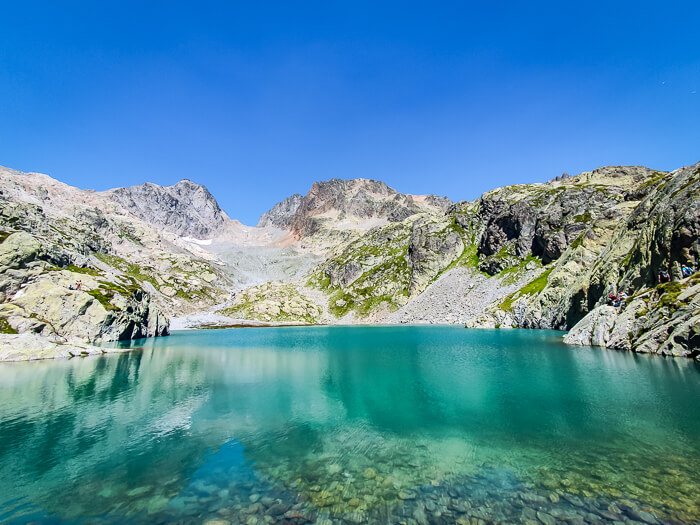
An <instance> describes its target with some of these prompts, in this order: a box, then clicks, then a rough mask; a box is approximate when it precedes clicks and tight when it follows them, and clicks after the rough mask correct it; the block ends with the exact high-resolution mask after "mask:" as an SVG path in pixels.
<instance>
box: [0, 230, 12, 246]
mask: <svg viewBox="0 0 700 525" xmlns="http://www.w3.org/2000/svg"><path fill="white" fill-rule="evenodd" d="M10 235H12V232H7V231H5V230H0V244H2V243H3V242H5V239H7V238H8V237H9V236H10Z"/></svg>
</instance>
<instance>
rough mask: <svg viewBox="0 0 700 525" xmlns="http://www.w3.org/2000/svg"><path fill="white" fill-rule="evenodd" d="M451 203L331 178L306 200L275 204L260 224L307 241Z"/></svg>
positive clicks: (377, 183) (364, 182)
mask: <svg viewBox="0 0 700 525" xmlns="http://www.w3.org/2000/svg"><path fill="white" fill-rule="evenodd" d="M451 203H452V202H451V201H450V200H449V199H448V198H446V197H437V196H435V195H418V196H416V195H409V194H404V193H399V192H397V191H396V190H395V189H393V188H391V187H389V186H387V185H386V184H384V183H383V182H380V181H374V180H369V179H352V180H341V179H331V180H328V181H321V182H315V183H314V184H313V186H312V187H311V189H310V190H309V192H308V193H307V194H306V195H305V196H303V197H302V196H301V195H298V194H296V195H293V196H291V197H289V198H287V199H285V200H284V201H282V202H281V203H278V204H276V205H275V206H274V207H273V208H272V209H271V210H270V211H268V212H267V213H265V214H264V215H263V216H262V217H261V218H260V222H259V223H258V224H259V225H267V226H275V227H277V228H281V229H285V230H288V231H290V232H292V233H293V234H294V235H295V237H296V238H297V239H308V238H309V237H312V236H321V237H323V236H324V234H327V233H329V232H333V231H335V232H350V231H366V230H368V229H370V228H372V227H375V226H380V225H383V224H388V223H392V222H401V221H403V220H404V219H406V218H407V217H410V216H412V215H415V214H418V213H424V212H430V213H435V212H442V211H444V210H445V209H446V208H447V207H448V206H449V205H450V204H451ZM334 238H337V236H335V237H334ZM343 239H344V240H347V239H348V236H347V235H346V236H344V237H343ZM326 240H327V239H326Z"/></svg>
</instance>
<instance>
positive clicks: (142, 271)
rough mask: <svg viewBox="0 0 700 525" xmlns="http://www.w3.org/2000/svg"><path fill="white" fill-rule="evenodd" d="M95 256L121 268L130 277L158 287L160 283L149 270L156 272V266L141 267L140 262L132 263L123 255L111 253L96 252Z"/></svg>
mask: <svg viewBox="0 0 700 525" xmlns="http://www.w3.org/2000/svg"><path fill="white" fill-rule="evenodd" d="M95 257H97V258H98V259H99V260H101V261H102V262H104V263H107V264H109V265H110V266H112V267H114V268H117V269H118V270H121V271H122V272H124V273H125V274H126V275H128V276H129V277H132V278H134V279H136V280H137V281H141V282H142V281H147V282H149V283H151V284H152V285H153V286H154V287H156V288H158V283H157V282H156V280H155V279H154V278H153V277H152V276H151V275H150V274H149V273H147V271H149V270H150V271H151V272H155V269H154V268H141V266H139V265H138V264H134V263H131V262H129V261H127V260H125V259H122V258H121V257H118V256H116V255H109V254H107V253H96V254H95Z"/></svg>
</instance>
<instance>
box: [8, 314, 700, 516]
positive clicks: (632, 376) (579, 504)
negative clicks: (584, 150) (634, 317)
mask: <svg viewBox="0 0 700 525" xmlns="http://www.w3.org/2000/svg"><path fill="white" fill-rule="evenodd" d="M560 340H561V337H560V334H558V333H554V332H537V331H520V330H514V331H470V330H465V329H461V328H454V327H314V328H291V327H290V328H274V329H273V328H265V329H238V330H213V331H201V332H180V333H176V334H174V335H172V336H170V337H168V338H160V339H155V340H148V341H139V342H135V343H131V344H132V345H134V346H139V347H140V348H139V349H138V350H135V351H132V352H128V353H122V354H116V355H108V356H104V357H95V358H85V359H72V360H69V361H68V360H63V361H51V362H39V363H5V364H0V385H1V386H0V413H1V414H2V419H1V420H0V495H2V496H0V500H1V501H0V504H1V505H2V506H1V507H0V521H3V520H7V521H16V522H30V521H58V520H62V521H69V522H83V521H95V520H97V521H98V522H115V523H122V522H170V521H181V522H193V523H194V522H203V521H207V520H219V522H230V523H246V524H249V525H254V524H256V523H259V524H263V523H273V522H285V521H286V522H288V523H302V522H305V521H316V522H317V523H325V524H330V523H360V522H372V523H374V522H385V523H394V522H396V523H398V522H406V523H413V522H415V523H419V524H424V523H460V524H463V523H479V520H482V521H485V522H488V521H511V522H520V521H521V520H522V521H528V520H529V521H532V522H540V523H556V522H562V521H568V522H570V523H586V522H592V523H595V522H601V521H611V522H612V521H621V522H630V521H632V522H634V521H636V522H641V523H656V522H663V521H672V522H677V521H686V522H694V521H697V520H698V519H700V506H699V504H698V498H697V494H698V490H699V489H700V479H699V473H700V461H699V460H698V458H699V457H700V454H699V453H700V440H699V439H698V436H699V435H700V370H699V369H698V365H697V363H693V362H690V361H685V360H673V359H662V358H658V357H645V356H635V355H633V354H627V353H619V352H613V351H608V350H602V349H593V348H571V347H567V346H564V345H562V344H561V343H560Z"/></svg>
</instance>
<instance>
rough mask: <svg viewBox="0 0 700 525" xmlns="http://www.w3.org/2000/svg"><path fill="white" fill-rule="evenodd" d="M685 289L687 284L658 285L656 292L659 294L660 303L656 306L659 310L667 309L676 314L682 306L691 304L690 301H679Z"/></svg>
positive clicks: (675, 282) (674, 282)
mask: <svg viewBox="0 0 700 525" xmlns="http://www.w3.org/2000/svg"><path fill="white" fill-rule="evenodd" d="M684 289H685V284H684V283H680V282H677V281H671V282H670V283H661V284H659V285H657V286H656V292H657V293H658V294H659V301H658V302H657V304H656V306H657V307H659V308H664V307H667V308H668V309H669V310H670V311H671V312H675V311H676V310H678V309H679V308H681V307H682V306H686V305H687V304H689V302H690V301H689V300H687V299H686V300H685V301H679V299H678V298H679V296H680V295H681V293H683V290H684Z"/></svg>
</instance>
